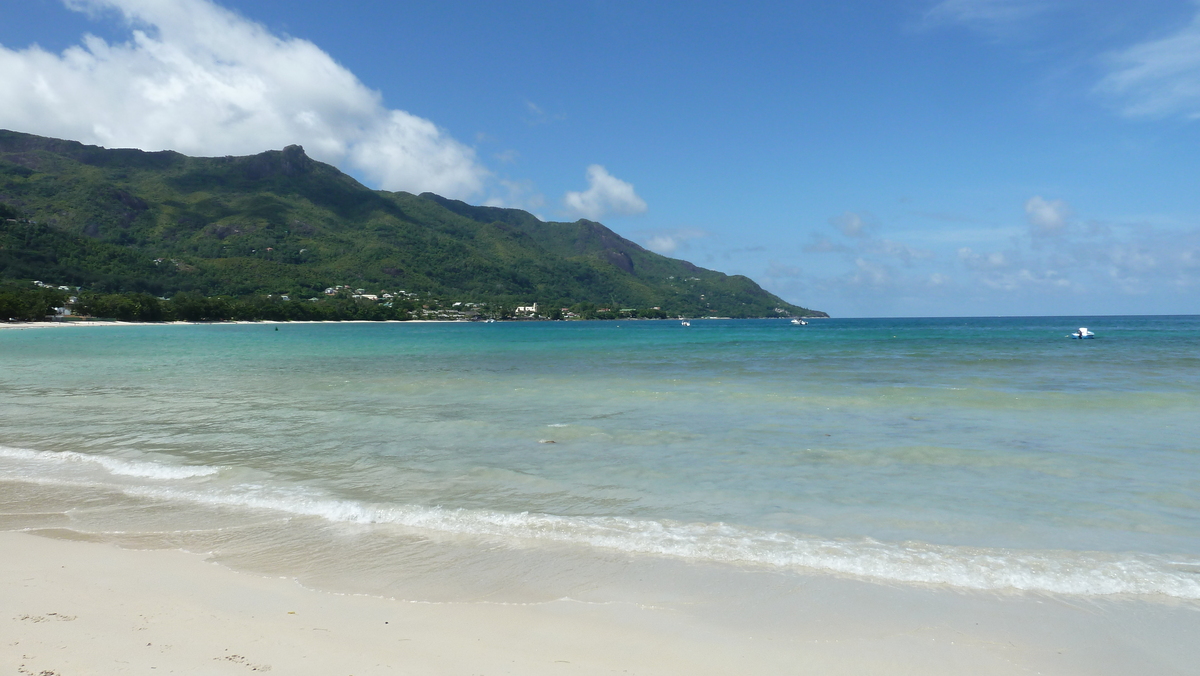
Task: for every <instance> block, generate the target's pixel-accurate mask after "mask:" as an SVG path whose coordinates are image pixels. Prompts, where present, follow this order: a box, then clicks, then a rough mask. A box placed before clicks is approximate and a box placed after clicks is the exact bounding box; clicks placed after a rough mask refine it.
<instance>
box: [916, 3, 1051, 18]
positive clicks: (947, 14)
mask: <svg viewBox="0 0 1200 676" xmlns="http://www.w3.org/2000/svg"><path fill="white" fill-rule="evenodd" d="M1046 9H1048V3H1046V2H1045V0H942V1H941V2H939V3H937V4H936V5H934V6H933V7H932V8H930V10H929V12H928V13H927V14H926V18H927V19H928V20H932V21H952V22H956V23H966V24H996V23H1008V22H1013V21H1020V20H1023V19H1027V18H1029V17H1031V16H1034V15H1036V14H1040V13H1042V12H1043V11H1045V10H1046Z"/></svg>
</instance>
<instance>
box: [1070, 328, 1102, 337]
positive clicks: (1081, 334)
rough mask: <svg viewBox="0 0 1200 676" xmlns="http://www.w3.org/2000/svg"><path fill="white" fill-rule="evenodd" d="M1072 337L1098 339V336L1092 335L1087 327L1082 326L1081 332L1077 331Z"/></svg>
mask: <svg viewBox="0 0 1200 676" xmlns="http://www.w3.org/2000/svg"><path fill="white" fill-rule="evenodd" d="M1071 337H1072V338H1080V339H1082V338H1095V337H1096V334H1094V333H1092V332H1091V331H1089V330H1088V329H1087V327H1086V326H1081V327H1079V330H1078V331H1076V332H1075V333H1072V334H1071Z"/></svg>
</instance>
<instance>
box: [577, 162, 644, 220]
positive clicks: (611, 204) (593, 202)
mask: <svg viewBox="0 0 1200 676" xmlns="http://www.w3.org/2000/svg"><path fill="white" fill-rule="evenodd" d="M587 182H588V189H587V190H585V191H583V192H568V193H567V194H566V195H565V196H564V197H563V203H564V204H565V205H566V207H567V210H568V211H569V212H570V213H571V214H573V215H576V216H581V217H583V218H587V219H591V220H593V221H595V220H599V219H600V218H602V217H604V216H607V215H613V216H631V215H633V214H640V213H642V212H644V211H646V202H645V201H643V200H642V198H641V197H638V195H637V193H636V192H634V190H633V186H632V185H630V184H629V183H626V182H625V181H622V180H621V179H619V178H617V177H615V176H613V175H612V174H609V173H608V171H607V170H605V168H604V167H602V166H600V165H599V164H593V165H591V166H590V167H588V168H587Z"/></svg>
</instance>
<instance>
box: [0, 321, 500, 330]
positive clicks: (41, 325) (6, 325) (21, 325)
mask: <svg viewBox="0 0 1200 676" xmlns="http://www.w3.org/2000/svg"><path fill="white" fill-rule="evenodd" d="M471 323H480V322H471V321H468V320H460V319H405V320H400V319H379V320H375V319H342V320H337V321H320V320H313V319H300V320H296V321H279V320H275V319H264V320H261V321H245V320H237V321H227V322H225V321H222V322H184V321H178V322H123V321H120V320H107V319H82V320H81V319H76V320H73V321H64V322H0V330H3V329H54V328H66V327H72V326H74V327H80V326H212V325H222V326H224V325H235V324H471Z"/></svg>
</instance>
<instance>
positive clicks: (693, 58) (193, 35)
mask: <svg viewBox="0 0 1200 676" xmlns="http://www.w3.org/2000/svg"><path fill="white" fill-rule="evenodd" d="M0 128H6V129H13V130H17V131H23V132H29V133H34V134H41V135H47V136H55V137H59V138H70V139H74V140H79V141H83V142H85V143H93V144H98V145H103V146H106V147H137V148H143V149H146V150H162V149H172V150H177V151H180V152H184V153H187V154H190V155H244V154H252V153H257V152H261V151H264V150H269V149H278V148H282V147H283V146H285V145H289V144H293V143H297V144H300V145H303V146H304V148H305V150H306V151H307V152H308V154H309V155H310V156H312V157H314V158H316V159H319V160H322V161H325V162H329V163H331V164H334V165H336V166H338V167H339V168H341V169H342V170H343V171H345V172H347V173H349V174H351V175H352V176H354V177H355V178H357V179H358V180H360V181H362V182H363V183H364V184H366V185H368V186H370V187H372V188H378V189H385V190H406V191H409V192H414V193H419V192H423V191H427V190H428V191H432V192H436V193H439V194H442V195H445V196H448V197H454V198H458V199H462V200H465V201H467V202H470V203H473V204H490V205H496V206H506V207H515V208H521V209H526V210H528V211H530V212H532V213H534V214H536V215H537V216H539V217H540V218H543V219H545V220H575V219H577V218H588V219H592V220H597V221H600V222H602V223H604V224H605V225H607V226H609V227H610V228H612V229H613V230H615V231H616V232H618V233H619V234H621V235H623V236H625V237H627V238H629V239H631V240H633V241H635V242H638V243H639V244H641V245H643V246H645V247H647V248H649V249H651V250H654V251H657V252H659V253H662V254H665V255H669V256H672V257H676V258H683V259H686V260H690V261H692V262H694V263H696V264H698V265H701V266H704V267H708V268H712V269H716V270H721V271H723V272H727V273H730V274H744V275H747V276H749V277H750V278H752V279H754V280H755V281H757V282H758V283H760V284H761V285H762V286H763V287H764V288H766V289H767V290H769V291H771V292H773V293H776V294H778V295H779V296H781V297H782V298H784V299H785V300H788V301H790V302H793V303H797V304H799V305H803V306H805V307H809V308H813V309H820V310H825V311H827V312H829V313H830V314H831V315H834V316H840V317H872V316H874V317H883V316H997V315H1083V316H1088V315H1108V314H1200V0H1140V1H1139V2H1137V3H1131V2H1128V1H1127V0H886V1H885V0H840V1H834V0H828V1H816V0H809V1H798V0H792V1H790V2H743V3H730V2H723V3H717V2H706V1H704V0H693V1H692V2H687V3H684V2H657V3H648V2H633V1H622V0H574V1H571V2H547V1H535V0H506V1H505V2H495V1H491V2H487V1H465V0H464V1H458V2H456V1H453V0H420V1H412V2H405V1H403V0H387V1H376V0H358V1H356V2H353V3H342V2H338V3H335V2H329V1H318V0H0Z"/></svg>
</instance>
